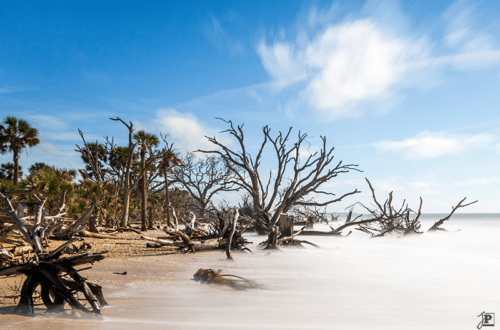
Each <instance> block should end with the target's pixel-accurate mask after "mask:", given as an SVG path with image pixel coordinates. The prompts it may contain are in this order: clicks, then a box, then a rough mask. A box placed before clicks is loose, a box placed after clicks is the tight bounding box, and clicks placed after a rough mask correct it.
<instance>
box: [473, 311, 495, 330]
mask: <svg viewBox="0 0 500 330" xmlns="http://www.w3.org/2000/svg"><path fill="white" fill-rule="evenodd" d="M478 317H480V318H481V322H479V324H478V325H477V328H478V329H481V328H482V327H483V326H484V327H493V326H495V313H486V312H482V313H481V314H479V315H478Z"/></svg>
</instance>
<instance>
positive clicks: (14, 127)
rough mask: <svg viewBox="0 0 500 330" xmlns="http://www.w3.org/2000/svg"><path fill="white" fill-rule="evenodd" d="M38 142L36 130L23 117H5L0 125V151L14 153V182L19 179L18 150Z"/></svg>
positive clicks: (16, 182)
mask: <svg viewBox="0 0 500 330" xmlns="http://www.w3.org/2000/svg"><path fill="white" fill-rule="evenodd" d="M39 143H40V140H39V139H38V130H37V129H36V128H33V127H31V126H30V124H29V123H28V122H27V121H26V120H24V119H17V118H16V117H10V116H9V117H7V118H5V119H4V121H3V125H0V153H1V154H5V153H7V152H13V153H14V159H13V160H14V180H13V182H14V184H15V185H17V184H18V179H19V152H20V151H21V150H22V149H24V148H26V147H30V148H31V147H34V146H36V145H38V144H39Z"/></svg>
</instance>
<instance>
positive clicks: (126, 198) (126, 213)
mask: <svg viewBox="0 0 500 330" xmlns="http://www.w3.org/2000/svg"><path fill="white" fill-rule="evenodd" d="M131 193H132V189H131V188H129V187H127V186H125V191H124V192H123V216H122V222H121V223H120V227H127V225H128V216H129V208H130V194H131Z"/></svg>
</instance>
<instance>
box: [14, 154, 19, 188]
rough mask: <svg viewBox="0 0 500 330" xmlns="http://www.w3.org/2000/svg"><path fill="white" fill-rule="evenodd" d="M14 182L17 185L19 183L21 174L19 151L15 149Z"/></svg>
mask: <svg viewBox="0 0 500 330" xmlns="http://www.w3.org/2000/svg"><path fill="white" fill-rule="evenodd" d="M13 151H14V180H13V182H14V184H15V185H16V186H17V184H18V182H19V181H18V176H19V151H18V150H16V149H14V150H13Z"/></svg>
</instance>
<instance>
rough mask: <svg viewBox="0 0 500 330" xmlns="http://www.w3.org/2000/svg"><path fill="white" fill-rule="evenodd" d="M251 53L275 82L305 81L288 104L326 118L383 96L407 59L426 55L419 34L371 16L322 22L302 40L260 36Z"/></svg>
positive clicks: (405, 66)
mask: <svg viewBox="0 0 500 330" xmlns="http://www.w3.org/2000/svg"><path fill="white" fill-rule="evenodd" d="M302 39H304V38H302ZM257 52H258V54H259V55H260V57H261V60H262V64H263V66H264V68H265V69H266V70H267V71H268V73H269V74H270V76H271V77H272V79H273V80H274V82H275V87H277V88H278V89H282V88H285V87H287V86H290V85H294V84H297V83H299V82H302V83H304V84H305V86H304V87H303V88H301V91H300V94H299V97H298V98H297V99H296V100H295V101H294V102H293V103H294V104H293V105H294V106H297V105H302V104H304V105H306V107H307V108H309V109H310V110H312V111H314V112H316V114H318V115H321V116H322V118H325V116H326V119H329V120H332V119H335V118H337V117H352V116H357V115H359V110H356V106H358V105H359V104H361V103H363V102H366V101H370V100H374V99H380V98H382V99H384V98H387V97H388V96H390V95H391V93H392V91H391V88H392V87H393V86H394V85H395V84H396V83H397V82H399V81H400V80H401V79H402V78H403V76H404V74H405V73H406V71H407V69H408V64H409V63H410V62H413V61H416V60H419V61H422V60H423V59H424V58H425V56H426V51H425V40H424V39H422V40H420V41H416V42H415V41H412V40H410V39H408V38H403V37H398V36H396V35H395V34H393V33H390V32H389V31H387V30H385V29H384V28H382V27H381V26H379V25H378V24H377V23H376V22H375V21H373V20H371V19H357V20H353V21H350V22H346V23H342V24H337V25H331V24H330V25H327V26H326V27H325V28H324V29H323V30H322V31H321V32H319V33H317V34H316V35H315V36H314V38H312V39H311V40H309V41H308V42H300V43H293V42H275V43H274V44H270V45H267V44H266V43H265V42H264V41H262V42H261V43H260V44H259V45H258V48H257Z"/></svg>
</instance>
